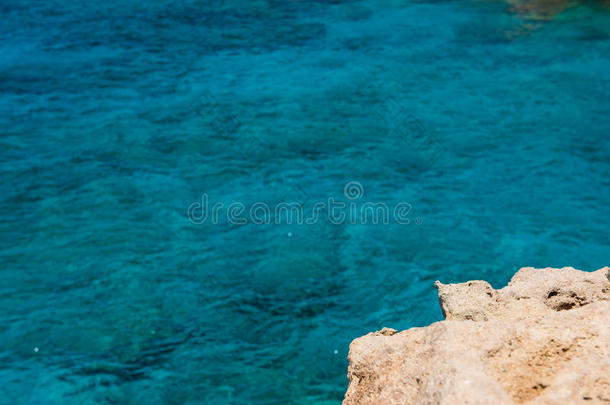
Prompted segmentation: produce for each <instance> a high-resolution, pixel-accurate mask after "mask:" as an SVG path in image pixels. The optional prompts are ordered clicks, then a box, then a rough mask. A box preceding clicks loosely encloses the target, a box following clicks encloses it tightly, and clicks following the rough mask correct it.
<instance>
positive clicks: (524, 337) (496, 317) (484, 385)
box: [343, 267, 610, 405]
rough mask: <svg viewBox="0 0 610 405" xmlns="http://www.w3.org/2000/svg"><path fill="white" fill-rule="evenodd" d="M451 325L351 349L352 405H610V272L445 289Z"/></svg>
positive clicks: (536, 275)
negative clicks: (499, 286)
mask: <svg viewBox="0 0 610 405" xmlns="http://www.w3.org/2000/svg"><path fill="white" fill-rule="evenodd" d="M435 286H436V288H437V289H438V295H439V301H440V305H441V308H442V311H443V314H444V315H445V318H446V320H444V321H441V322H436V323H434V324H432V325H430V326H427V327H424V328H412V329H408V330H405V331H403V332H397V331H395V330H394V329H390V328H384V329H382V330H381V331H379V332H375V333H369V334H368V335H366V336H363V337H360V338H358V339H355V340H354V341H353V342H352V343H351V345H350V351H349V356H348V360H349V369H348V380H349V387H348V390H347V393H346V394H345V399H344V401H343V404H344V405H351V404H375V405H383V404H409V405H410V404H451V405H456V404H490V405H502V404H521V403H526V404H581V403H582V404H607V405H608V404H610V268H609V267H605V268H602V269H600V270H597V271H595V272H591V273H589V272H583V271H579V270H575V269H573V268H571V267H568V268H563V269H552V268H546V269H534V268H522V269H521V270H519V271H518V272H517V273H516V274H515V275H514V276H513V278H512V280H511V281H510V283H509V284H508V286H507V287H505V288H502V289H500V290H494V289H493V288H492V287H491V286H490V285H489V284H488V283H487V282H485V281H470V282H467V283H462V284H441V283H439V282H438V281H437V282H436V283H435Z"/></svg>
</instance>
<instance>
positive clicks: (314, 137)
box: [0, 0, 610, 404]
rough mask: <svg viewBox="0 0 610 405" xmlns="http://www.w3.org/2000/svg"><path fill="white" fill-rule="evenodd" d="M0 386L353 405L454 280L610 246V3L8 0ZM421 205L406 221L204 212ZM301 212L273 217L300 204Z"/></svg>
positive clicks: (170, 398) (1, 153)
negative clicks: (351, 374) (385, 331)
mask: <svg viewBox="0 0 610 405" xmlns="http://www.w3.org/2000/svg"><path fill="white" fill-rule="evenodd" d="M0 14H1V16H2V21H3V23H2V24H1V25H0V38H1V42H0V90H1V91H0V97H1V102H0V128H1V129H0V131H1V132H0V173H1V179H2V181H1V183H0V184H1V192H0V238H1V239H0V242H1V246H2V249H1V251H0V271H1V272H2V273H1V274H2V283H1V284H0V311H1V318H0V356H1V357H0V360H1V361H0V381H2V384H0V402H1V403H7V404H9V403H11V404H13V403H19V404H64V403H74V404H142V403H146V404H161V403H163V404H280V403H281V404H287V403H289V404H337V403H339V401H340V400H341V399H342V396H343V393H344V391H345V388H346V385H347V381H346V368H347V362H346V355H347V351H348V345H349V342H350V341H351V340H352V339H353V338H355V337H357V336H360V335H362V334H365V333H367V332H369V331H371V330H377V329H379V328H381V327H382V326H388V327H393V328H396V329H405V328H409V327H412V326H422V325H426V324H428V323H430V322H434V321H437V320H440V319H441V318H442V315H441V313H440V310H439V308H438V303H437V298H436V292H435V290H434V289H433V287H432V284H433V282H434V280H436V279H440V280H442V281H443V282H458V281H464V280H469V279H485V280H488V281H490V282H491V283H492V284H493V285H494V286H495V287H500V286H502V285H504V284H505V283H506V282H507V281H508V280H509V279H510V277H511V275H512V274H513V272H514V271H515V270H516V269H518V268H519V267H522V266H539V267H545V266H554V267H561V266H567V265H570V266H574V267H577V268H581V269H584V270H594V269H596V268H599V267H602V266H603V265H607V264H608V259H609V258H610V233H609V232H608V229H609V228H610V209H609V204H610V176H609V173H610V13H609V12H608V9H607V8H603V7H602V5H600V4H598V3H595V2H593V3H585V4H581V5H579V6H576V7H572V8H569V9H567V10H564V11H563V12H562V13H560V14H558V15H557V16H555V17H554V18H552V19H548V20H544V21H535V20H528V19H527V17H526V16H524V15H516V14H514V13H513V12H511V8H510V7H509V6H508V5H507V4H506V3H503V2H472V1H461V2H453V1H429V2H427V1H417V2H415V1H400V0H393V1H390V0H387V1H372V0H371V1H364V0H363V1H333V2H323V1H273V0H261V1H177V2H176V1H172V2H170V1H164V0H159V1H155V2H135V1H123V2H118V1H114V0H110V1H104V2H89V3H77V2H70V1H67V0H58V1H53V2H49V1H44V2H43V1H17V0H16V1H11V2H2V3H1V4H0ZM348 182H357V183H359V184H360V185H361V186H362V188H363V190H364V195H363V196H361V198H359V199H357V201H356V202H357V203H358V204H360V203H364V202H376V203H385V204H388V205H394V204H397V203H398V202H407V203H409V204H410V207H411V211H410V212H409V220H410V221H409V224H398V223H390V224H387V225H384V224H377V225H372V224H370V223H362V222H358V221H356V222H354V221H344V222H343V223H335V222H336V221H330V220H329V219H328V218H326V219H324V218H321V219H320V221H317V222H316V223H315V224H311V225H304V224H303V225H298V224H292V225H291V224H288V223H286V222H287V221H286V222H282V223H280V224H277V225H274V224H267V225H257V224H254V223H252V222H250V223H248V224H246V225H237V224H232V223H231V222H230V221H228V220H227V218H223V217H221V218H220V219H219V220H218V221H215V222H216V223H213V222H212V221H207V222H205V223H202V224H195V223H193V221H191V220H189V217H188V215H187V210H188V207H189V206H191V204H192V203H193V202H197V201H201V199H202V195H203V194H206V195H207V196H208V197H209V200H210V202H223V203H224V204H226V205H228V204H231V203H233V202H240V203H243V204H244V205H246V206H250V205H251V204H254V203H255V202H264V203H266V204H268V205H269V206H274V204H277V203H279V202H282V201H289V202H298V203H301V204H302V205H303V206H306V207H310V206H312V204H315V203H316V202H319V201H327V200H328V198H331V197H332V198H336V199H337V200H341V201H344V202H349V201H353V200H349V199H347V198H346V196H345V195H344V194H343V192H344V186H345V185H346V183H348ZM280 222H281V221H280Z"/></svg>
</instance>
